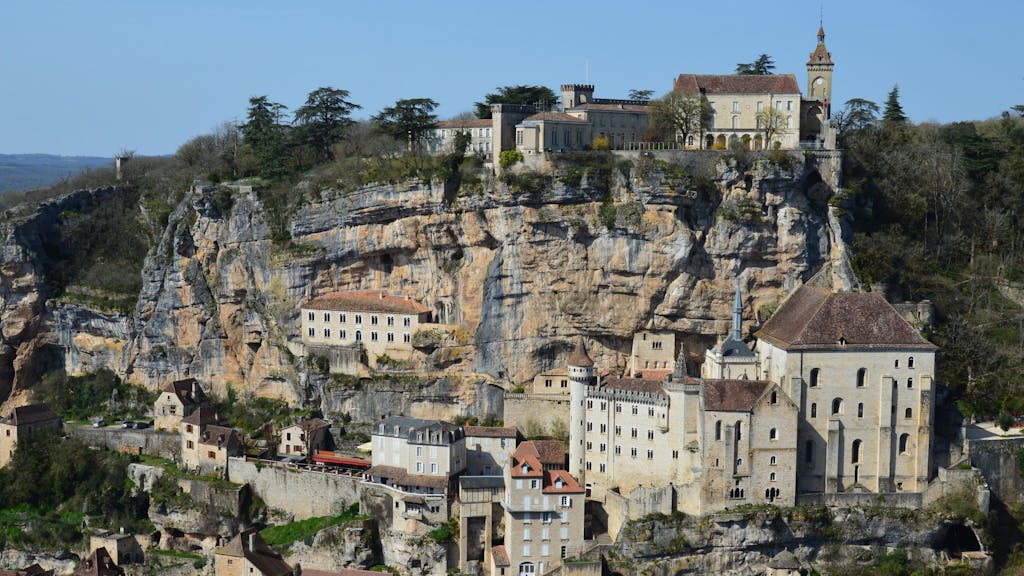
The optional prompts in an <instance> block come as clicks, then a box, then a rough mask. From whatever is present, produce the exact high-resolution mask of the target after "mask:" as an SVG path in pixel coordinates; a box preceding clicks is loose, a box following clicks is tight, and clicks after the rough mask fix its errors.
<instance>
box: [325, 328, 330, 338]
mask: <svg viewBox="0 0 1024 576" xmlns="http://www.w3.org/2000/svg"><path fill="white" fill-rule="evenodd" d="M330 337H331V329H330V328H324V338H330Z"/></svg>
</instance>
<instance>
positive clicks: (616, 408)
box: [562, 386, 622, 414]
mask: <svg viewBox="0 0 1024 576" xmlns="http://www.w3.org/2000/svg"><path fill="white" fill-rule="evenodd" d="M562 387H563V388H565V386H562ZM615 412H617V413H619V414H621V413H622V404H619V403H618V402H616V403H615Z"/></svg>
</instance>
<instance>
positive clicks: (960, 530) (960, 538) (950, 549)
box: [942, 524, 981, 558]
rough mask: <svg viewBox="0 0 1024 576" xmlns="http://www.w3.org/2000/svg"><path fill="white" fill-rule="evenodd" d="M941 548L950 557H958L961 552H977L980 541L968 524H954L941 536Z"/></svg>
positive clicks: (979, 548)
mask: <svg viewBox="0 0 1024 576" xmlns="http://www.w3.org/2000/svg"><path fill="white" fill-rule="evenodd" d="M942 549H943V550H945V551H946V553H947V554H949V557H950V558H959V557H960V553H961V552H979V551H980V550H981V543H980V542H978V537H977V536H976V535H975V534H974V530H971V529H970V528H969V527H968V526H964V525H963V524H954V525H952V526H950V527H949V529H947V530H946V534H945V535H944V536H943V537H942Z"/></svg>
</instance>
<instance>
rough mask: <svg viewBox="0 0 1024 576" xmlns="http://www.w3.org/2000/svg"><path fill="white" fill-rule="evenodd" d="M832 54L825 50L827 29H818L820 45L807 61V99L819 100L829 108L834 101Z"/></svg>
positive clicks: (820, 27) (821, 27)
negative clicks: (829, 104)
mask: <svg viewBox="0 0 1024 576" xmlns="http://www.w3.org/2000/svg"><path fill="white" fill-rule="evenodd" d="M833 68H835V64H833V63H832V53H831V52H829V51H828V48H825V28H824V27H823V26H819V27H818V45H817V46H816V47H815V48H814V52H811V57H810V59H808V60H807V99H808V100H819V101H821V102H824V103H825V104H826V107H827V106H828V103H829V102H831V101H832V69H833Z"/></svg>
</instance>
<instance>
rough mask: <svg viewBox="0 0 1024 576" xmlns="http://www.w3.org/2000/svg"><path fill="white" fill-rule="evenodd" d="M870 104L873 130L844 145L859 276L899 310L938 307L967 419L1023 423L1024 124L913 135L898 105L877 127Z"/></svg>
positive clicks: (943, 359)
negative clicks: (902, 303) (923, 303)
mask: <svg viewBox="0 0 1024 576" xmlns="http://www.w3.org/2000/svg"><path fill="white" fill-rule="evenodd" d="M869 104H871V103H867V104H864V103H860V104H858V105H857V106H856V110H857V114H860V115H861V116H864V117H866V118H870V119H871V120H870V121H869V122H868V123H867V124H865V125H863V126H862V127H859V128H856V127H853V126H849V127H848V128H847V129H845V130H844V132H843V134H842V139H843V146H844V147H845V148H846V149H847V154H846V166H845V168H844V171H845V174H846V186H847V189H848V191H849V194H848V196H847V199H846V201H845V205H844V208H845V209H847V210H848V213H849V215H850V216H851V218H852V223H853V228H854V232H855V236H854V244H853V248H854V267H855V269H856V271H857V273H858V276H859V277H860V279H861V281H862V282H864V283H865V285H871V284H877V285H881V286H882V287H884V288H885V290H886V291H887V292H888V296H889V297H890V298H891V299H895V300H901V299H908V300H912V301H915V300H922V299H929V300H931V301H932V302H933V303H934V305H935V307H936V312H937V316H936V325H935V326H934V328H932V329H931V331H930V333H929V334H927V336H928V337H929V338H930V339H931V340H932V341H933V342H935V343H936V344H938V345H939V346H940V351H939V358H938V375H937V376H938V381H939V382H941V383H943V384H945V385H946V386H949V387H950V389H951V391H952V392H953V395H954V399H955V400H957V401H958V405H959V406H960V409H961V411H962V412H964V413H965V414H975V415H976V416H978V417H979V418H1000V417H1001V420H1002V421H1003V422H1004V423H1009V422H1012V421H1013V420H1014V419H1016V418H1017V417H1018V416H1019V415H1020V414H1021V413H1022V412H1024V395H1022V393H1021V390H1024V354H1021V351H1022V350H1024V330H1022V328H1024V308H1022V305H1024V298H1022V296H1021V295H1022V294H1024V292H1022V291H1021V281H1022V280H1024V250H1022V248H1024V119H1022V118H1021V117H1020V115H1019V114H1017V113H1015V112H1010V111H1007V112H1005V113H1004V114H1003V115H1002V117H1000V118H998V119H993V120H987V121H984V122H957V123H954V124H948V125H934V124H921V125H912V124H909V123H906V122H903V121H900V120H899V119H898V118H897V116H898V115H899V114H897V112H899V113H900V114H902V110H901V109H897V108H896V105H895V104H898V100H897V101H896V103H895V104H890V105H887V109H888V112H889V114H888V115H889V117H890V120H888V121H881V122H879V121H877V120H874V117H873V115H872V113H871V110H873V109H877V107H874V108H872V106H870V105H869ZM848 109H849V115H848V116H847V118H850V117H851V115H853V110H852V109H850V104H849V103H848ZM864 119H865V118H862V119H861V120H864Z"/></svg>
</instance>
